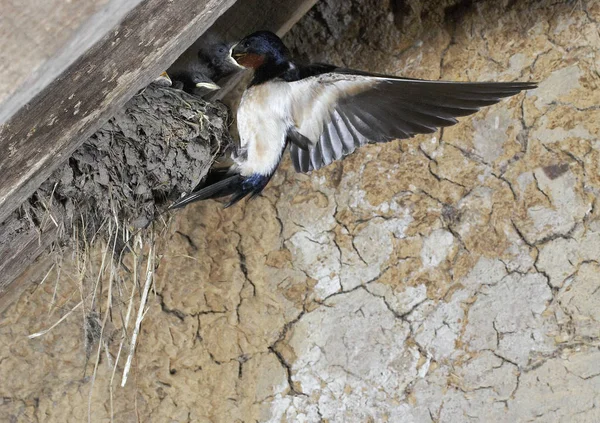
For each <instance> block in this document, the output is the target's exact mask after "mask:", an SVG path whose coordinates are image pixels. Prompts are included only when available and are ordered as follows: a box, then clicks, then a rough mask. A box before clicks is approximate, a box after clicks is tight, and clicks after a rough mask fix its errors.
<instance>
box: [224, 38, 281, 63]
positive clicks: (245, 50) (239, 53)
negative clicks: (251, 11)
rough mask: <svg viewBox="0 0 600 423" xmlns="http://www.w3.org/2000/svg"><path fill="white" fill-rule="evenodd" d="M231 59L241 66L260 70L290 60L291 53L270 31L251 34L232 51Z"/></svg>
mask: <svg viewBox="0 0 600 423" xmlns="http://www.w3.org/2000/svg"><path fill="white" fill-rule="evenodd" d="M231 57H232V58H233V60H235V61H236V62H237V63H238V64H239V65H240V66H243V67H245V68H252V69H258V68H260V67H261V66H262V65H264V64H267V63H271V64H278V63H283V62H285V61H287V60H288V57H289V51H288V49H287V47H286V46H285V45H284V44H283V41H281V39H280V38H279V37H278V36H277V35H275V34H273V33H272V32H269V31H258V32H255V33H254V34H250V35H248V36H247V37H245V38H244V39H242V40H241V41H240V42H239V43H237V44H235V45H234V46H233V48H232V49H231Z"/></svg>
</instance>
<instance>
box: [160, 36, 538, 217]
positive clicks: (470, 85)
mask: <svg viewBox="0 0 600 423" xmlns="http://www.w3.org/2000/svg"><path fill="white" fill-rule="evenodd" d="M231 57H232V58H233V59H234V60H235V61H236V62H237V63H238V64H239V65H240V66H243V67H245V68H249V69H252V70H253V71H254V78H253V79H252V82H251V83H250V85H249V87H248V88H247V89H246V91H245V92H244V94H243V96H242V99H241V103H240V105H239V108H238V112H237V125H238V132H239V135H240V146H239V149H238V151H237V152H236V154H234V157H233V161H234V165H233V166H232V167H231V168H230V169H228V170H227V171H222V170H221V171H217V172H213V173H211V174H209V177H208V178H207V180H206V181H204V182H203V183H202V184H201V185H199V186H198V187H197V188H196V189H195V190H194V192H192V193H190V194H188V195H186V196H184V197H182V198H181V199H179V200H178V201H177V202H175V203H174V204H173V205H172V206H171V208H180V207H184V206H186V205H187V204H189V203H192V202H194V201H198V200H205V199H209V198H219V197H225V196H229V195H230V196H231V198H230V199H229V202H228V203H227V207H229V206H230V205H232V204H235V203H236V202H238V201H239V200H241V199H242V198H244V197H246V196H251V197H253V196H255V195H257V194H259V193H260V192H261V191H262V190H263V189H264V188H265V186H266V185H267V184H268V182H269V180H270V179H271V177H272V176H273V173H274V172H275V170H276V169H277V166H278V165H279V162H280V161H281V157H282V154H283V151H284V150H285V148H286V146H287V145H288V144H289V146H290V149H289V150H290V155H291V158H292V162H293V164H294V167H295V169H296V171H298V172H310V171H312V170H316V169H320V168H321V167H323V166H327V165H328V164H330V163H331V162H333V161H334V160H339V159H342V158H343V157H344V156H347V155H348V154H351V153H352V152H354V150H356V149H357V148H359V147H361V146H363V145H365V144H367V143H369V142H388V141H391V140H394V139H399V138H410V137H412V136H414V135H416V134H426V133H432V132H435V131H436V129H437V128H439V127H444V126H450V125H454V124H455V123H457V120H456V117H458V116H467V115H470V114H472V113H475V112H476V111H478V110H479V108H481V107H483V106H489V105H491V104H495V103H497V102H499V101H500V100H501V99H502V98H504V97H510V96H512V95H515V94H517V93H519V92H520V91H522V90H528V89H532V88H535V87H536V84H535V83H532V82H448V81H426V80H421V79H410V78H402V77H396V76H387V75H377V74H370V73H366V72H361V71H355V70H350V69H342V68H338V67H336V66H332V65H327V64H312V65H308V66H301V65H299V64H297V63H295V62H294V61H293V60H292V59H291V57H290V52H289V50H288V49H287V48H286V46H285V45H284V44H283V42H282V41H281V39H279V37H277V36H276V35H275V34H273V33H271V32H267V31H260V32H256V33H254V34H251V35H249V36H247V37H246V38H244V39H243V40H241V41H240V42H239V43H237V44H236V45H235V46H234V47H233V48H232V49H231Z"/></svg>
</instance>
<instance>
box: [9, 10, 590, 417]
mask: <svg viewBox="0 0 600 423" xmlns="http://www.w3.org/2000/svg"><path fill="white" fill-rule="evenodd" d="M599 25H600V3H598V2H597V1H573V2H550V1H533V0H532V1H525V0H523V1H519V0H517V1H504V2H495V1H486V0H483V1H479V2H462V3H457V2H456V1H449V0H447V1H443V2H434V1H411V0H407V1H401V0H397V1H393V2H391V3H390V2H387V1H375V0H353V1H350V2H341V1H333V0H329V1H327V0H324V1H322V2H321V3H319V4H318V5H317V7H316V8H315V9H313V10H312V11H311V12H310V13H309V14H308V15H307V16H306V17H305V18H304V19H303V20H302V21H301V22H300V23H299V24H298V25H297V26H296V27H295V28H294V29H293V30H292V32H291V34H290V35H289V36H288V37H287V39H286V42H287V43H288V44H289V45H290V47H292V49H293V51H295V53H297V54H299V55H301V56H303V57H305V58H307V59H310V60H319V61H328V62H334V63H338V64H342V65H345V66H347V67H351V68H360V69H365V70H370V71H376V72H382V73H393V74H403V75H406V76H409V77H420V78H433V79H437V78H443V79H457V80H517V79H518V80H536V81H540V87H539V88H538V89H537V90H535V91H532V92H530V93H526V94H521V95H519V96H516V97H514V98H511V99H508V100H506V101H503V102H501V103H500V104H498V105H495V106H493V107H489V108H487V109H485V110H483V111H481V112H480V113H478V114H476V115H474V116H473V117H471V118H463V119H461V122H460V124H458V125H456V126H454V127H451V128H447V129H445V130H444V131H443V133H440V132H438V133H436V134H432V135H428V136H419V137H416V138H414V139H411V140H402V141H395V142H392V143H389V144H386V145H372V146H369V147H366V148H363V149H362V150H361V151H359V152H358V153H356V154H354V155H352V156H350V157H348V158H347V159H346V160H344V161H343V162H340V163H336V164H333V165H331V166H329V167H327V168H325V169H322V170H320V171H318V172H314V173H313V174H311V175H298V174H295V173H294V172H293V170H292V169H291V166H290V162H289V160H288V158H287V157H286V159H285V161H284V163H283V166H282V167H281V169H280V170H279V171H278V172H277V174H276V175H275V177H274V179H273V181H272V183H271V184H270V185H269V187H268V188H267V189H266V190H265V192H264V195H263V196H261V197H259V198H257V199H256V200H254V201H251V202H246V203H243V204H241V205H239V206H236V207H233V208H231V209H227V210H223V209H222V207H221V205H220V204H219V203H216V202H206V203H204V204H199V205H196V206H193V207H189V208H188V209H186V210H185V211H184V212H182V213H180V215H179V216H178V218H177V219H178V223H177V228H176V231H174V232H173V235H172V236H171V238H170V239H169V240H168V243H169V248H168V250H167V251H166V252H165V254H164V256H163V258H162V261H161V265H160V268H159V269H158V276H157V281H156V295H151V298H150V308H149V311H148V313H147V315H146V318H145V320H144V323H143V330H142V334H141V339H140V341H139V346H138V349H137V353H136V360H135V363H134V364H135V366H134V367H135V369H134V373H133V374H132V376H131V377H130V381H129V384H128V386H127V387H126V388H125V389H121V388H118V387H117V384H116V383H115V386H114V388H113V389H114V392H115V397H114V401H113V404H112V409H113V412H114V415H115V420H116V421H135V420H139V421H157V422H163V421H177V422H179V421H191V422H233V421H239V422H254V421H260V422H263V421H273V422H280V421H286V422H297V421H298V422H302V421H305V422H316V421H329V422H340V421H361V422H362V421H390V422H398V421H402V422H411V421H414V422H431V421H434V422H438V421H439V422H464V421H495V422H514V421H547V422H556V421H564V422H580V421H581V422H584V421H590V422H591V421H600V409H599V408H598V406H597V403H598V402H599V401H600V377H599V376H600V364H599V363H600V361H599V358H600V351H599V350H598V345H599V341H600V311H599V310H600V308H599V307H598V304H600V276H599V275H600V216H599V215H598V207H597V204H596V202H597V200H596V197H597V194H598V192H599V190H600V177H599V175H600V142H599V133H600V129H599V123H598V122H600V89H599V88H600V55H599V50H600V34H599ZM67 262H68V260H66V263H65V267H68V263H67ZM65 272H66V273H68V272H67V270H65ZM55 276H56V275H55V274H54V273H51V274H50V276H49V278H48V280H52V278H54V277H55ZM25 277H26V278H30V279H33V276H32V275H31V274H30V275H26V276H25ZM37 281H39V279H37ZM53 289H54V285H53V283H48V282H46V283H45V284H43V285H42V286H38V287H37V288H36V286H32V287H31V288H30V289H29V290H28V291H27V292H26V293H24V294H23V295H22V296H21V297H20V298H19V299H18V300H17V301H16V302H15V303H14V305H13V306H12V307H10V308H9V309H7V310H6V311H5V313H4V315H3V316H2V322H1V323H0V380H2V381H3V383H2V384H0V420H2V421H24V422H26V421H56V422H64V421H83V420H85V419H86V418H87V412H88V408H87V407H88V395H89V387H90V380H89V372H90V370H89V367H88V373H87V374H88V376H87V377H83V373H84V372H83V366H84V361H85V356H84V355H83V354H82V349H83V342H82V336H81V335H82V333H81V324H80V319H81V318H80V316H76V314H75V315H74V316H72V317H71V318H69V319H67V321H66V322H65V323H63V324H62V325H60V326H59V327H57V328H56V329H54V330H53V331H52V332H50V333H49V334H48V335H46V336H45V337H42V338H39V339H37V340H33V341H32V340H28V339H27V338H26V335H27V334H29V333H32V332H35V331H37V330H39V329H41V328H45V327H47V326H48V325H49V324H50V323H51V322H54V321H55V320H56V319H57V318H58V317H59V316H60V315H62V314H61V313H64V310H60V309H59V310H57V311H54V312H53V314H52V315H50V316H49V315H48V309H49V306H48V304H47V301H48V300H49V298H51V297H52V295H53ZM74 289H76V283H75V281H73V282H72V284H71V286H70V285H69V284H67V283H65V284H61V285H60V290H59V292H58V293H57V295H58V297H59V298H65V299H66V300H68V298H69V295H71V296H73V295H74V294H73V291H74ZM66 300H65V303H64V304H65V308H67V309H68V305H69V303H68V301H66ZM72 301H77V300H76V299H74V300H72ZM110 377H111V373H110V367H109V366H107V365H106V363H105V362H102V363H101V365H100V367H99V370H98V376H97V380H96V388H95V390H94V391H93V394H92V396H91V402H90V403H91V408H92V412H93V416H94V419H95V420H96V421H108V419H109V415H110V410H111V404H110V402H109V395H108V390H107V389H106V388H105V387H106V383H107V381H108V380H110ZM103 386H104V388H102V387H103Z"/></svg>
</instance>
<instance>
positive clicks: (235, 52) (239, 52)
mask: <svg viewBox="0 0 600 423" xmlns="http://www.w3.org/2000/svg"><path fill="white" fill-rule="evenodd" d="M246 54H247V52H246V50H245V49H244V47H242V44H241V43H237V44H235V45H234V46H233V47H232V48H231V57H233V59H235V60H236V61H237V60H238V59H241V58H242V57H244V56H245V55H246Z"/></svg>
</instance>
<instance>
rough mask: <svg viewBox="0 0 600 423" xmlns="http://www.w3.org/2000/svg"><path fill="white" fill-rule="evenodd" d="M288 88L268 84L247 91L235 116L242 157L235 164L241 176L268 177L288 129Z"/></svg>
mask: <svg viewBox="0 0 600 423" xmlns="http://www.w3.org/2000/svg"><path fill="white" fill-rule="evenodd" d="M290 104H291V100H290V85H289V83H287V82H284V81H270V82H265V83H263V84H260V85H255V86H252V87H250V88H248V89H247V90H246V91H245V92H244V95H243V96H242V100H241V102H240V106H239V108H238V112H237V125H238V132H239V134H240V146H241V148H242V149H243V150H246V153H247V155H246V157H245V158H244V159H243V160H240V161H238V162H237V167H238V170H239V172H240V174H241V175H243V176H250V175H252V174H256V173H258V174H260V175H270V174H271V173H272V172H273V171H274V170H275V168H276V167H277V165H278V164H279V160H280V159H281V154H282V153H283V150H284V148H285V139H286V134H287V131H288V128H289V127H290V126H291V125H292V118H291V106H290Z"/></svg>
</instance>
